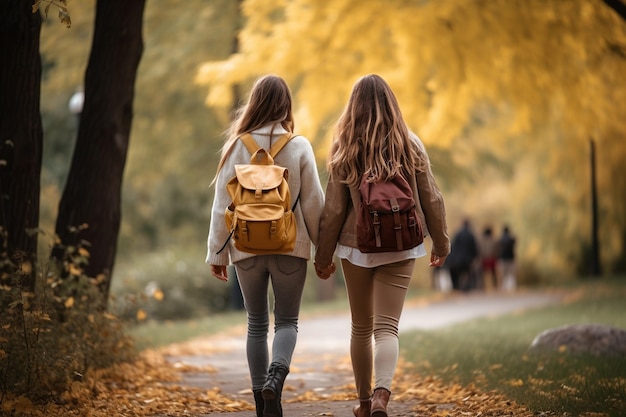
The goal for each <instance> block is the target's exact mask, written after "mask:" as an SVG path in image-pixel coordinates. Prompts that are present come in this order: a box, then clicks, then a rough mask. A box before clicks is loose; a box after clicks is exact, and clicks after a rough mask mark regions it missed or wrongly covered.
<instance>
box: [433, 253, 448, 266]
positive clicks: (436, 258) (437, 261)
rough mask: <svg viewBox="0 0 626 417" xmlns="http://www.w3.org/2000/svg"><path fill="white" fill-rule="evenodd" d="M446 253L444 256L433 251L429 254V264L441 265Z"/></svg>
mask: <svg viewBox="0 0 626 417" xmlns="http://www.w3.org/2000/svg"><path fill="white" fill-rule="evenodd" d="M446 258H447V255H444V256H439V255H435V254H434V253H431V254H430V264H429V265H430V266H442V265H443V263H444V262H445V261H446Z"/></svg>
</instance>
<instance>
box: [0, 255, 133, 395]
mask: <svg viewBox="0 0 626 417" xmlns="http://www.w3.org/2000/svg"><path fill="white" fill-rule="evenodd" d="M67 250H68V254H67V255H68V256H67V257H66V259H69V260H70V262H69V263H68V264H66V265H65V266H66V267H67V270H68V271H69V274H68V275H67V276H64V277H61V274H59V273H58V271H56V270H55V269H57V268H54V267H53V264H52V263H51V262H45V265H44V266H42V267H40V268H39V269H38V270H36V271H32V267H31V266H30V264H28V263H23V264H20V265H14V264H13V262H11V259H10V258H9V257H8V256H7V254H6V253H3V256H2V258H3V259H2V263H3V265H5V266H7V265H8V266H10V268H5V269H4V271H5V272H4V276H3V285H2V287H1V288H0V304H1V305H2V306H3V307H4V311H3V313H4V314H2V316H1V317H0V390H1V392H2V394H3V395H2V396H3V397H4V396H5V395H6V394H7V393H11V394H14V395H26V396H27V397H29V398H31V399H33V400H40V399H43V398H46V397H49V396H58V395H60V394H62V393H63V392H65V391H68V390H69V389H70V387H71V384H72V383H73V382H74V381H82V380H83V378H84V375H85V374H86V372H87V370H89V369H100V368H105V367H108V366H110V365H112V364H113V363H118V362H122V361H127V360H130V359H132V358H133V357H134V352H135V350H134V347H133V345H132V342H131V339H130V338H128V337H127V336H126V335H125V333H124V331H123V328H122V326H121V323H120V321H119V320H118V319H117V318H116V317H115V316H113V315H112V314H110V313H108V312H107V311H106V309H105V302H104V301H103V300H102V298H103V297H102V294H101V292H100V290H99V289H98V284H99V282H98V280H97V279H94V278H89V277H87V276H85V275H84V274H83V273H82V272H81V271H82V269H81V268H80V267H79V266H78V265H80V264H81V263H82V262H84V261H85V259H84V258H85V256H86V255H87V253H86V252H85V250H84V249H81V248H73V247H70V248H68V249H67ZM30 273H34V274H35V277H36V286H35V292H34V293H32V292H28V291H25V290H24V288H22V286H21V282H22V278H23V275H24V274H30Z"/></svg>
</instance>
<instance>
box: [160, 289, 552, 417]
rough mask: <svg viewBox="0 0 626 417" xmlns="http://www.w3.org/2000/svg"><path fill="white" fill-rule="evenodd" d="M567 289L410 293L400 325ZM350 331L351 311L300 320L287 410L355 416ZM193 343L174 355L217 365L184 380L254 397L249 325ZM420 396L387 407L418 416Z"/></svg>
mask: <svg viewBox="0 0 626 417" xmlns="http://www.w3.org/2000/svg"><path fill="white" fill-rule="evenodd" d="M563 297H564V295H563V294H559V293H544V292H531V291H519V292H516V293H510V294H504V293H498V294H487V293H470V294H463V295H448V296H445V297H443V298H442V299H441V300H437V301H433V302H419V301H418V302H410V301H409V302H408V303H407V305H406V306H405V310H404V312H403V314H402V318H401V321H400V332H403V331H407V330H413V329H436V328H441V327H444V326H448V325H451V324H455V323H460V322H462V321H465V320H470V319H474V318H478V317H486V316H497V315H502V314H507V313H512V312H515V311H521V310H527V309H532V308H539V307H543V306H546V305H550V304H555V303H559V302H561V301H562V299H563ZM349 335H350V318H349V314H348V313H347V312H346V313H342V314H337V315H332V316H324V317H315V318H303V319H302V320H301V321H300V325H299V334H298V344H297V347H296V351H295V352H294V357H293V362H292V366H291V370H290V374H289V376H288V377H287V380H286V383H285V391H284V393H283V411H284V415H285V417H293V416H303V417H304V416H337V417H339V416H347V417H350V416H352V412H351V409H352V407H353V406H354V405H355V404H356V400H355V399H354V392H353V391H354V388H353V379H352V370H351V367H350V361H349V351H348V343H349ZM400 337H402V336H400ZM194 344H195V346H194V347H195V349H194V353H193V354H189V355H185V354H178V355H176V356H173V357H170V358H169V360H170V361H172V362H174V363H177V364H180V365H181V368H184V366H185V365H191V366H193V367H199V368H203V369H213V370H214V372H209V371H207V372H201V373H184V374H183V380H182V381H181V382H180V384H181V385H183V386H193V387H200V388H203V389H219V391H220V392H221V393H222V394H225V395H227V396H229V397H231V398H233V399H234V400H235V401H242V402H243V401H246V402H249V403H253V399H252V394H251V391H250V378H249V375H248V367H247V363H246V355H245V326H242V328H241V329H239V331H235V332H232V334H230V335H220V336H219V337H215V336H213V337H208V338H203V339H197V340H195V341H194ZM399 366H402V364H400V365H399ZM420 401H421V400H420V399H419V398H418V397H416V396H415V395H413V396H401V398H394V397H392V400H391V402H390V405H389V413H390V414H389V415H390V416H398V417H402V416H416V415H418V414H415V412H414V411H413V410H414V409H415V407H416V405H417V404H418V403H419V402H420ZM453 407H454V405H453V404H445V403H444V404H432V407H431V408H432V410H433V412H437V411H442V412H443V411H445V410H446V409H449V408H453ZM253 415H254V411H250V410H246V411H236V412H230V413H218V414H211V416H212V417H244V416H246V417H250V416H253ZM419 415H422V414H419ZM450 415H453V413H450Z"/></svg>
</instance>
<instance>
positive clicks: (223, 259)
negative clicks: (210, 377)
mask: <svg viewBox="0 0 626 417" xmlns="http://www.w3.org/2000/svg"><path fill="white" fill-rule="evenodd" d="M293 131H294V120H293V113H292V97H291V92H290V90H289V87H288V86H287V83H286V82H285V81H284V80H283V79H282V78H281V77H278V76H275V75H267V76H264V77H261V78H259V79H258V80H257V81H256V82H255V84H254V86H253V87H252V90H251V92H250V98H249V100H248V103H247V104H246V105H245V106H243V107H242V108H241V109H239V111H238V113H237V116H236V118H235V119H234V121H233V122H232V124H231V126H230V130H229V133H228V137H227V139H226V142H225V144H224V146H223V147H222V152H221V158H220V161H219V164H218V168H217V174H216V176H215V179H214V180H213V184H214V185H215V195H214V199H213V207H212V211H211V224H210V230H209V237H208V254H207V257H206V262H207V263H208V264H210V265H211V274H212V275H213V276H214V277H216V278H217V279H219V280H222V281H225V282H226V281H228V275H227V273H226V267H227V265H229V264H230V263H232V264H234V267H235V271H236V276H237V279H238V280H239V285H240V287H241V291H242V295H243V299H244V306H245V308H246V312H247V317H248V332H247V340H246V354H247V359H248V367H249V370H250V378H251V382H252V392H253V394H254V400H255V404H256V415H257V417H282V414H283V413H282V405H281V394H282V389H283V385H284V382H285V378H286V376H287V374H288V373H289V366H290V364H291V359H292V355H293V351H294V349H295V345H296V339H297V332H298V317H299V314H300V302H301V299H302V292H303V289H304V282H305V278H306V273H307V261H308V260H309V258H310V257H311V247H312V246H311V245H312V244H317V235H318V231H319V221H320V214H321V212H322V208H323V206H324V193H323V190H322V186H321V184H320V180H319V175H318V172H317V164H316V162H315V155H314V153H313V148H312V146H311V144H310V143H309V141H308V140H307V139H306V138H305V137H303V136H294V135H293ZM277 147H278V149H277ZM285 182H286V185H287V187H286V186H285ZM294 226H295V227H294ZM294 229H295V230H294ZM276 242H278V243H276ZM270 283H271V285H272V290H273V293H274V339H273V343H272V347H271V352H270V349H269V346H268V332H269V323H270V320H269V304H270V303H269V295H268V294H269V291H268V290H269V285H270Z"/></svg>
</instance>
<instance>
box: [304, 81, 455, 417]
mask: <svg viewBox="0 0 626 417" xmlns="http://www.w3.org/2000/svg"><path fill="white" fill-rule="evenodd" d="M328 171H329V175H330V177H329V180H328V185H327V188H326V203H325V206H324V211H323V213H322V219H321V223H320V235H319V244H318V245H317V251H316V254H315V269H316V272H317V275H318V276H319V277H320V278H322V279H327V278H328V277H329V276H330V275H331V274H332V273H333V272H334V271H335V265H334V263H333V254H336V255H337V256H338V257H339V258H340V259H341V267H342V269H343V274H344V277H345V285H346V289H347V293H348V301H349V304H350V312H351V320H352V331H351V335H350V356H351V359H352V368H353V372H354V379H355V384H356V391H357V394H358V398H359V401H360V405H359V406H356V407H355V408H354V410H353V413H354V415H355V416H356V417H370V416H372V417H386V416H387V404H388V402H389V397H390V394H391V383H392V379H393V376H394V374H395V370H396V366H397V361H398V354H399V353H398V322H399V320H400V314H401V313H402V307H403V304H404V299H405V296H406V292H407V289H408V287H409V282H410V281H411V277H412V275H413V267H414V264H415V258H418V257H421V256H425V255H426V250H425V247H424V244H423V243H422V244H421V245H419V246H417V247H415V248H412V249H408V250H402V251H398V252H379V253H363V252H361V251H360V250H359V249H358V245H357V230H356V229H357V228H356V219H357V210H358V208H359V205H360V192H359V184H360V182H361V179H362V178H363V177H364V176H365V177H366V178H369V179H370V180H371V181H373V182H376V181H385V180H386V179H388V178H391V177H392V176H394V175H396V174H402V175H403V176H404V177H405V178H406V179H407V181H408V182H409V184H410V185H411V189H412V191H413V195H414V199H415V201H416V204H417V210H418V217H420V220H421V223H422V225H423V227H424V231H425V235H426V234H429V235H430V236H431V238H432V241H433V246H432V253H431V256H430V265H431V266H435V267H438V266H441V265H442V264H443V263H444V261H445V259H446V256H447V255H448V253H449V251H450V243H449V239H448V235H447V229H446V216H445V208H444V202H443V198H442V196H441V193H440V191H439V188H438V187H437V185H436V183H435V179H434V177H433V174H432V171H431V168H430V162H429V159H428V155H427V153H426V149H425V148H424V145H423V144H422V142H421V141H420V139H419V138H418V137H417V136H416V135H415V134H413V133H411V132H410V131H409V129H408V127H407V126H406V124H405V123H404V120H403V118H402V113H401V111H400V108H399V106H398V102H397V100H396V97H395V95H394V94H393V92H392V90H391V88H390V87H389V85H388V84H387V83H386V82H385V81H384V80H383V79H382V78H381V77H379V76H377V75H368V76H364V77H362V78H361V79H359V80H358V81H357V82H356V84H355V85H354V87H353V89H352V93H351V96H350V99H349V101H348V104H347V106H346V108H345V110H344V112H343V114H342V115H341V117H340V119H339V121H338V123H337V126H336V132H335V137H334V141H333V144H332V148H331V151H330V155H329V158H328ZM418 190H419V192H418ZM372 336H373V337H374V346H373V347H372ZM372 364H373V367H372ZM372 375H374V377H375V379H374V389H373V390H372Z"/></svg>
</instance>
